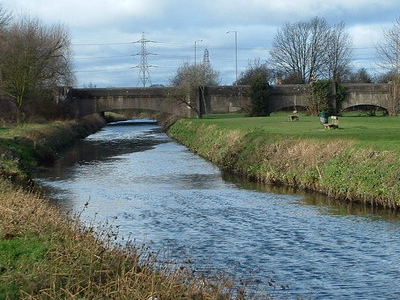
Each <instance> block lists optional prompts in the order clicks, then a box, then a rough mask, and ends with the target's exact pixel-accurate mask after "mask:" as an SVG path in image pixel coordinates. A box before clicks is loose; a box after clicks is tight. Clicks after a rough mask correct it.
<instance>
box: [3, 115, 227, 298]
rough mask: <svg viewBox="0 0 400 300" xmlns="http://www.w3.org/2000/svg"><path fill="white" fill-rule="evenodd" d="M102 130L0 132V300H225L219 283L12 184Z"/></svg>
mask: <svg viewBox="0 0 400 300" xmlns="http://www.w3.org/2000/svg"><path fill="white" fill-rule="evenodd" d="M104 125H105V122H104V120H103V119H102V118H100V117H98V116H92V117H90V118H86V119H84V120H81V121H62V122H53V123H47V124H29V125H22V126H16V127H3V128H1V129H0V149H1V156H0V159H1V174H2V176H1V177H0V191H1V193H0V300H3V299H4V300H5V299H8V300H9V299H83V298H85V299H153V300H155V299H231V298H232V296H231V295H232V293H234V290H235V288H234V287H233V286H232V285H229V283H226V284H224V283H223V281H222V279H218V280H214V279H212V278H210V279H208V280H206V279H204V278H202V279H199V278H197V277H196V276H195V275H194V274H193V273H192V272H191V271H190V270H188V269H186V268H177V266H176V265H174V264H171V265H169V264H166V263H160V262H159V261H157V257H156V256H154V255H153V254H152V253H151V252H150V251H149V250H148V249H146V247H144V246H138V245H135V244H134V243H132V241H127V243H126V244H124V245H121V246H119V245H115V243H114V239H115V237H116V235H117V234H118V232H117V229H116V228H112V227H111V226H109V225H107V224H104V226H103V227H102V230H101V231H98V230H96V231H95V229H94V228H87V227H83V226H82V224H81V222H80V221H79V220H78V217H79V216H67V215H65V214H63V213H62V212H60V211H59V210H58V209H57V208H55V207H54V206H51V205H50V204H49V203H48V202H47V201H46V200H44V199H41V198H40V196H39V195H37V194H36V193H34V192H32V191H29V185H28V188H27V187H26V186H27V185H24V186H25V187H21V186H20V185H15V183H26V181H27V180H29V175H28V174H29V172H30V171H31V170H32V169H34V168H35V167H36V166H37V164H38V163H39V162H45V161H48V160H52V159H54V158H55V157H56V156H57V155H58V152H59V151H61V150H62V148H64V147H66V146H67V145H69V144H71V143H73V142H74V141H75V140H76V139H79V138H83V137H85V136H87V135H88V134H90V133H93V132H95V131H97V130H99V129H100V128H101V127H102V126H104ZM94 232H96V233H94Z"/></svg>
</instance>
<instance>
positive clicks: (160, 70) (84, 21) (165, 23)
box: [0, 0, 400, 87]
mask: <svg viewBox="0 0 400 300" xmlns="http://www.w3.org/2000/svg"><path fill="white" fill-rule="evenodd" d="M0 3H1V4H2V5H3V6H4V8H5V9H7V10H9V11H11V12H12V13H13V14H14V15H15V16H20V15H29V16H31V17H37V18H39V19H40V20H41V21H42V22H43V23H44V24H49V25H51V24H57V23H62V24H64V25H65V26H66V27H67V28H69V30H70V35H71V38H72V47H73V53H74V69H75V72H76V76H77V79H78V82H77V85H78V86H79V87H83V86H87V85H89V84H91V85H96V86H97V87H135V86H142V81H140V79H139V70H140V69H139V68H137V66H140V64H141V55H140V53H141V43H140V42H139V43H138V41H140V39H141V38H142V34H143V33H144V36H145V38H146V40H148V41H149V42H147V43H145V45H146V51H147V53H148V55H146V59H147V64H148V65H149V66H154V67H150V68H149V72H150V78H151V83H152V84H164V85H167V84H168V82H169V79H170V78H171V77H172V76H173V75H174V74H175V73H176V70H177V68H178V67H179V66H180V65H182V63H184V62H189V63H194V62H195V57H196V61H197V62H201V61H203V58H204V50H205V49H208V51H209V60H210V63H211V65H212V67H213V68H214V69H216V70H218V71H219V72H220V77H221V84H226V85H230V84H232V82H233V81H234V80H235V73H236V72H235V70H236V68H235V33H234V32H235V31H236V33H237V41H238V43H237V45H238V73H239V74H240V72H242V71H244V70H245V69H246V67H247V65H248V62H249V61H252V60H254V59H256V58H260V59H261V60H265V59H267V58H268V52H269V50H270V49H271V45H272V41H273V38H274V35H275V33H276V31H277V29H279V28H280V27H282V25H283V23H285V22H297V21H308V20H310V19H312V18H313V17H316V16H318V17H321V18H325V19H326V20H327V21H328V22H329V23H330V24H332V25H333V24H336V23H339V22H341V21H344V22H345V23H346V28H347V29H348V32H349V34H350V36H351V37H352V39H353V45H354V60H353V66H354V68H355V69H358V68H360V67H365V68H366V69H367V70H368V71H369V72H370V73H372V74H373V73H376V72H382V70H381V69H379V67H378V66H377V59H376V53H375V52H376V51H375V46H376V45H377V44H378V43H379V42H381V39H382V33H383V31H384V30H388V29H390V28H391V27H392V26H393V24H394V22H395V20H396V19H397V18H399V17H400V1H399V0H381V1H377V0H302V1H299V0H61V1H56V0H0ZM227 31H230V32H229V33H227ZM200 40H202V41H200ZM196 41H197V42H196ZM195 45H196V47H195ZM195 49H196V51H195ZM195 53H196V55H195Z"/></svg>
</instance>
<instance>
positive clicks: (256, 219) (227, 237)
mask: <svg viewBox="0 0 400 300" xmlns="http://www.w3.org/2000/svg"><path fill="white" fill-rule="evenodd" d="M37 181H38V182H40V183H41V184H42V185H43V186H44V187H46V188H49V196H51V197H52V198H53V199H54V200H55V201H57V202H58V203H59V205H62V206H63V207H64V208H65V209H68V210H69V209H72V210H74V211H77V212H80V211H81V210H82V208H83V207H84V204H85V203H86V202H87V201H88V202H89V205H88V207H87V209H86V210H85V211H83V212H82V215H81V216H82V218H83V220H84V221H85V220H86V221H89V220H93V219H94V218H95V219H96V220H98V221H104V220H110V219H112V220H113V222H114V224H115V225H118V226H119V229H120V232H121V235H122V236H129V235H132V236H134V237H135V238H136V240H137V241H138V242H143V243H146V244H148V245H150V246H151V247H152V248H153V249H154V250H155V251H158V250H159V251H161V252H168V253H169V255H170V257H171V258H172V259H177V260H186V259H190V260H192V261H194V263H193V265H192V266H193V268H195V269H197V270H207V269H214V270H225V271H232V272H235V274H237V275H238V276H249V274H251V276H255V277H257V278H259V279H260V280H262V282H267V281H268V280H269V279H270V278H271V277H273V278H274V280H275V281H276V282H277V283H282V284H283V285H284V287H285V289H284V290H282V289H281V286H280V285H277V288H276V290H275V293H277V294H279V295H281V296H283V297H287V298H289V299H293V298H296V297H304V298H309V297H311V298H313V299H397V298H400V287H399V286H398V282H399V279H400V265H399V258H400V230H399V229H400V223H399V220H398V219H397V218H394V217H393V216H391V215H390V214H384V213H382V214H374V215H372V213H373V212H372V211H368V210H366V209H365V208H362V207H361V206H360V207H358V208H356V207H354V206H351V207H350V206H348V205H344V206H343V205H337V203H329V201H328V202H326V199H325V200H323V197H320V196H312V195H303V194H298V193H297V194H296V193H294V192H292V191H289V190H286V191H284V190H278V189H266V188H265V187H260V186H257V185H256V184H254V183H248V182H245V181H241V180H239V179H238V178H237V177H234V176H230V175H229V174H222V173H221V171H220V170H219V169H218V168H216V167H215V166H213V165H212V164H210V163H209V162H207V161H205V160H204V159H202V158H200V157H198V156H195V155H193V154H192V153H191V152H189V151H188V150H187V149H186V148H185V147H183V146H181V145H178V144H176V143H174V142H173V141H171V140H170V139H169V138H168V137H167V136H166V135H165V134H162V133H160V132H159V131H158V128H157V127H156V126H154V125H151V124H145V125H142V126H119V125H117V126H112V127H107V128H105V129H104V130H103V131H101V132H99V133H97V134H95V135H92V136H90V137H89V138H87V139H86V140H85V141H82V143H80V144H78V145H77V146H76V147H74V148H72V149H70V150H69V151H67V152H66V153H65V155H64V156H63V157H62V158H60V160H59V161H57V162H56V164H55V166H54V167H51V168H49V169H44V170H42V172H41V173H39V174H38V178H37ZM50 190H52V191H50ZM324 201H325V202H324ZM286 285H288V288H286Z"/></svg>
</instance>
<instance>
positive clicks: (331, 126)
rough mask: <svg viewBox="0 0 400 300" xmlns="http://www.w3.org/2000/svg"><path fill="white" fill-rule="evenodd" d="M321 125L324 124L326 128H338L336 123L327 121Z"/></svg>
mask: <svg viewBox="0 0 400 300" xmlns="http://www.w3.org/2000/svg"><path fill="white" fill-rule="evenodd" d="M322 125H324V128H328V129H338V128H339V125H338V124H329V123H327V124H322Z"/></svg>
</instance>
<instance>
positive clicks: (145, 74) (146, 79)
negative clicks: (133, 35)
mask: <svg viewBox="0 0 400 300" xmlns="http://www.w3.org/2000/svg"><path fill="white" fill-rule="evenodd" d="M134 43H140V45H141V50H140V53H137V54H135V55H140V64H139V65H137V66H136V67H134V68H139V80H140V81H141V82H142V85H143V87H146V84H148V86H150V85H151V78H150V72H149V68H152V67H156V66H152V65H149V64H147V56H148V55H155V54H154V53H149V52H147V49H146V46H147V43H155V42H154V41H150V40H148V39H146V38H145V36H144V33H142V38H141V39H140V40H138V41H136V42H134Z"/></svg>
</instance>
